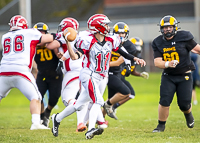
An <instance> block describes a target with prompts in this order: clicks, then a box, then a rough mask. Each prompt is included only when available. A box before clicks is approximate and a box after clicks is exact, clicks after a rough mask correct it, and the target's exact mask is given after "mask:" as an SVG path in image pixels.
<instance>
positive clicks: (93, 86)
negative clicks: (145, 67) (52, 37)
mask: <svg viewBox="0 0 200 143" xmlns="http://www.w3.org/2000/svg"><path fill="white" fill-rule="evenodd" d="M109 23H110V20H109V19H108V17H107V16H105V15H103V14H95V15H93V16H91V17H90V18H89V19H88V22H87V24H88V29H89V30H90V31H82V32H79V36H78V38H77V42H76V47H77V49H78V51H76V53H75V52H74V51H73V49H72V47H71V46H69V47H68V48H69V49H70V50H69V49H68V50H69V53H70V57H73V59H74V60H75V59H79V58H80V56H83V68H82V69H81V71H80V76H79V79H80V81H81V85H82V86H83V87H84V90H81V93H80V95H79V97H78V99H77V101H76V102H75V103H74V104H70V105H69V106H67V107H66V108H65V109H64V110H63V111H62V112H61V113H58V114H54V115H52V121H53V128H52V132H53V135H54V136H58V127H59V124H60V122H61V121H62V119H63V118H65V117H67V116H69V115H71V114H72V113H74V112H75V111H79V110H81V109H82V108H83V107H84V105H85V104H86V103H88V102H91V103H93V104H92V106H91V109H90V111H89V126H88V131H87V132H86V134H85V136H86V139H92V138H93V137H94V136H95V135H100V134H102V133H103V131H104V129H102V128H97V129H96V128H95V123H96V122H97V118H98V120H99V119H100V118H101V119H100V121H102V122H104V121H105V120H104V118H103V114H102V111H101V106H103V105H104V100H103V97H102V96H103V92H104V90H105V88H106V85H107V81H108V70H109V62H110V58H111V51H112V50H113V51H117V50H118V51H121V49H119V48H118V46H119V45H120V42H121V41H120V39H119V36H116V35H108V31H109V26H108V24H109ZM65 36H66V35H65ZM95 36H97V38H96V37H95ZM101 38H104V39H102V42H100V41H99V40H98V39H101ZM65 39H66V37H65ZM120 53H121V54H124V55H127V57H129V58H131V59H133V58H134V57H133V56H131V55H128V54H126V53H125V52H123V51H121V52H120ZM138 62H141V63H143V64H145V62H144V61H142V60H139V61H138Z"/></svg>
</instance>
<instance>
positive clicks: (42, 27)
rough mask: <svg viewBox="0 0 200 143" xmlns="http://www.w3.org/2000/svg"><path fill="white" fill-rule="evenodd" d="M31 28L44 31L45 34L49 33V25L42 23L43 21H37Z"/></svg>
mask: <svg viewBox="0 0 200 143" xmlns="http://www.w3.org/2000/svg"><path fill="white" fill-rule="evenodd" d="M33 28H36V29H37V30H39V31H44V32H45V33H46V34H47V33H49V27H48V26H47V25H46V24H45V23H43V22H38V23H36V24H35V25H34V26H33Z"/></svg>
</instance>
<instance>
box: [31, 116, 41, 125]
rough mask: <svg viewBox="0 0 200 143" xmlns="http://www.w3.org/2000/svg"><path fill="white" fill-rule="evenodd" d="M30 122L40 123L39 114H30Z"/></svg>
mask: <svg viewBox="0 0 200 143" xmlns="http://www.w3.org/2000/svg"><path fill="white" fill-rule="evenodd" d="M32 123H33V124H40V114H32Z"/></svg>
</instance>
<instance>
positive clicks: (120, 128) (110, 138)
mask: <svg viewBox="0 0 200 143" xmlns="http://www.w3.org/2000/svg"><path fill="white" fill-rule="evenodd" d="M160 76H161V74H160V73H150V78H149V79H148V80H146V79H143V78H140V77H133V76H131V77H129V78H128V80H129V81H130V82H131V83H132V85H133V87H134V89H135V92H136V98H135V99H133V100H130V101H128V102H127V103H126V104H124V105H123V106H121V107H119V108H118V110H117V116H118V120H114V119H111V118H109V117H106V120H108V121H109V127H108V128H107V129H105V131H104V132H103V134H102V135H101V136H95V137H94V138H93V139H92V140H86V139H85V132H84V133H76V132H75V130H76V114H73V115H71V116H69V117H67V118H65V119H64V120H63V121H62V122H61V125H60V128H59V136H58V137H54V136H53V135H52V133H51V131H50V130H35V131H31V130H30V129H29V128H30V126H31V114H30V112H29V101H28V100H27V99H26V98H25V97H24V96H23V95H22V94H21V92H20V91H19V90H17V89H13V90H12V91H11V92H10V93H9V95H8V96H7V97H6V98H5V99H3V100H2V102H1V103H0V142H1V143H4V142H6V143H7V142H10V143H11V142H16V143H21V142H28V143H33V142H34V143H39V142H41V143H48V142H51V143H54V142H55V143H62V142H63V143H69V142H71V143H78V142H81V143H84V142H92V143H98V142H101V143H117V142H121V143H197V142H200V108H199V106H200V97H197V98H199V104H198V105H196V106H193V115H194V118H195V127H194V128H193V129H189V128H187V126H186V123H185V118H184V115H183V114H182V112H180V110H179V109H178V106H177V104H176V96H175V98H174V100H173V102H172V104H171V108H170V114H169V118H168V121H167V123H166V129H165V132H162V133H152V130H153V129H154V128H155V127H156V126H157V117H158V113H157V110H158V109H157V107H158V101H159V86H160ZM198 95H200V89H197V96H198ZM106 96H107V90H106V91H105V94H104V98H105V99H106ZM58 106H59V108H58V109H53V111H52V113H57V112H60V111H62V110H63V109H64V105H63V103H62V102H61V100H59V103H58ZM50 127H52V124H51V122H50Z"/></svg>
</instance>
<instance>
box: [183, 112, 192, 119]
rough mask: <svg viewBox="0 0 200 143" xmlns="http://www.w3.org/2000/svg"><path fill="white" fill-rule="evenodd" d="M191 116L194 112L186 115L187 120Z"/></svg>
mask: <svg viewBox="0 0 200 143" xmlns="http://www.w3.org/2000/svg"><path fill="white" fill-rule="evenodd" d="M191 114H192V112H190V113H189V114H186V113H184V115H185V118H188V117H190V116H191Z"/></svg>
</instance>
